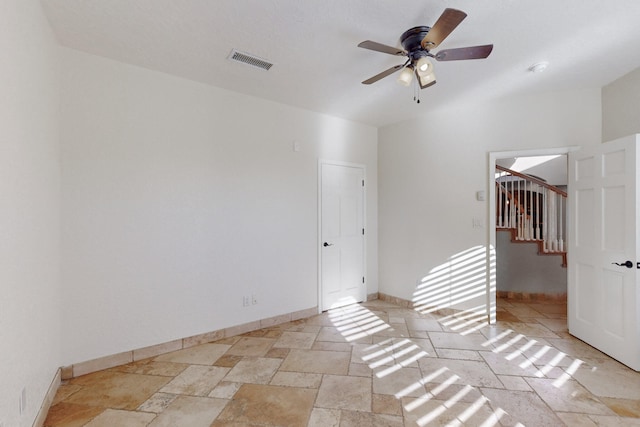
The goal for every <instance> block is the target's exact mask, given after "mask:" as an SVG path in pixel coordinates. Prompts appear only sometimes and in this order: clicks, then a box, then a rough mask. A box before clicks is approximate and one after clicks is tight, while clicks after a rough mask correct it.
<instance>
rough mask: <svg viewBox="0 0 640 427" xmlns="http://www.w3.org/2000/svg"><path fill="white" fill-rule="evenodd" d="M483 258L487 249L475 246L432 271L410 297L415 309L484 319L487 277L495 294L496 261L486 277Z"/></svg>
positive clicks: (491, 265)
mask: <svg viewBox="0 0 640 427" xmlns="http://www.w3.org/2000/svg"><path fill="white" fill-rule="evenodd" d="M486 257H487V249H486V247H484V246H474V247H472V248H469V249H467V250H465V251H462V252H460V253H457V254H455V255H452V256H451V257H449V259H448V260H447V261H446V262H445V263H443V264H441V265H439V266H436V267H434V268H433V269H431V271H430V272H429V274H427V275H426V276H425V277H423V278H422V279H421V280H420V282H419V283H418V286H417V288H416V290H415V292H414V293H413V299H412V302H413V307H414V309H415V310H417V311H418V312H420V313H423V314H425V313H433V312H437V311H442V310H447V309H455V310H459V311H464V312H466V313H468V314H469V316H470V317H473V318H479V317H484V318H485V319H486V316H487V308H486V304H487V298H486V296H487V278H488V277H489V280H490V283H491V288H492V289H491V290H492V291H493V292H495V280H494V279H493V278H494V277H495V261H492V262H491V263H490V265H489V270H490V271H489V273H490V274H489V275H487V263H486ZM492 259H493V257H492ZM492 306H493V304H492ZM476 320H479V319H476Z"/></svg>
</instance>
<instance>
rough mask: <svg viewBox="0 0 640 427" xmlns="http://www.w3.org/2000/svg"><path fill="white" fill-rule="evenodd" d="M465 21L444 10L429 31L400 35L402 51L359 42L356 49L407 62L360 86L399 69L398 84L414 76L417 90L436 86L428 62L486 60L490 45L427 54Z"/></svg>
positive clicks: (406, 83)
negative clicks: (380, 53)
mask: <svg viewBox="0 0 640 427" xmlns="http://www.w3.org/2000/svg"><path fill="white" fill-rule="evenodd" d="M466 17H467V14H466V13H464V12H463V11H461V10H457V9H450V8H447V9H445V10H444V12H442V15H440V18H438V20H437V21H436V23H435V24H434V25H433V27H427V26H419V27H413V28H410V29H408V30H407V31H405V32H404V33H402V35H401V36H400V43H401V44H402V47H403V48H402V49H400V48H396V47H392V46H387V45H384V44H381V43H377V42H374V41H371V40H366V41H363V42H362V43H360V44H359V45H358V47H362V48H364V49H370V50H375V51H376V52H382V53H388V54H389V55H397V56H406V57H407V60H406V62H405V63H404V64H402V65H396V66H394V67H391V68H389V69H388V70H385V71H383V72H381V73H379V74H376V75H375V76H373V77H371V78H369V79H367V80H365V81H363V82H362V83H363V84H365V85H370V84H371V83H375V82H377V81H378V80H380V79H382V78H384V77H387V76H389V75H391V74H393V73H395V72H396V71H398V70H400V69H402V72H401V73H400V76H399V77H398V83H400V84H402V85H404V86H409V85H410V84H411V80H412V78H413V75H414V73H415V75H416V79H417V81H418V84H419V85H420V89H424V88H427V87H429V86H433V85H434V84H435V83H436V76H435V74H434V72H433V64H432V63H431V61H430V60H429V58H435V59H436V61H458V60H462V59H483V58H486V57H488V56H489V54H490V53H491V51H492V50H493V45H492V44H487V45H482V46H470V47H460V48H456V49H444V50H440V51H439V52H437V53H435V54H433V53H431V49H434V48H436V47H438V45H440V43H442V41H443V40H444V39H445V38H446V37H447V36H448V35H449V34H451V32H452V31H453V30H454V29H455V28H456V27H457V26H458V25H459V24H460V23H461V22H462V20H463V19H464V18H466Z"/></svg>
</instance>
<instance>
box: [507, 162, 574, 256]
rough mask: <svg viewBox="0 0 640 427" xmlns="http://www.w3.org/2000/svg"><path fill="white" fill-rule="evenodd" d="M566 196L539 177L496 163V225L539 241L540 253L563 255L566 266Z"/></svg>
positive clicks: (517, 237)
mask: <svg viewBox="0 0 640 427" xmlns="http://www.w3.org/2000/svg"><path fill="white" fill-rule="evenodd" d="M534 197H535V199H534ZM566 197H567V193H566V192H564V191H563V190H561V189H559V188H557V187H554V186H552V185H549V184H547V183H546V182H544V181H542V180H540V179H538V178H536V177H532V176H528V175H525V174H522V173H519V172H516V171H512V170H510V169H507V168H504V167H501V166H496V203H497V204H498V206H497V209H496V212H497V218H496V229H502V230H507V229H508V230H511V234H512V240H515V241H522V242H529V241H531V242H536V243H537V244H538V253H540V254H549V255H555V254H557V255H561V256H562V261H563V266H566V252H565V242H564V234H565V232H564V230H565V227H566V219H565V218H564V214H565V210H566V209H565V208H564V206H565V201H566Z"/></svg>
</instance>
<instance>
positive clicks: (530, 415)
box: [481, 388, 562, 427]
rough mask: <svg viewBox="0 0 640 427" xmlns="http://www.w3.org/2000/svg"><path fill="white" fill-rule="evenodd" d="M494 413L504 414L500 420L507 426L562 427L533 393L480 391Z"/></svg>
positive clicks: (555, 416)
mask: <svg viewBox="0 0 640 427" xmlns="http://www.w3.org/2000/svg"><path fill="white" fill-rule="evenodd" d="M481 391H482V394H483V395H485V396H486V397H487V398H488V399H489V402H490V404H491V407H492V408H493V409H494V411H497V410H498V409H500V410H502V411H504V412H506V414H505V415H504V416H503V417H502V418H501V419H500V421H501V422H503V423H506V424H507V425H516V423H520V424H522V425H526V426H531V427H535V426H540V427H546V426H557V425H562V424H561V422H562V421H560V419H559V418H558V416H557V415H556V414H555V413H554V412H553V411H552V410H551V409H549V407H548V406H547V405H546V404H545V403H544V402H543V401H542V399H541V398H540V397H539V396H538V395H537V394H535V393H534V392H527V391H515V390H497V389H492V388H483V389H481Z"/></svg>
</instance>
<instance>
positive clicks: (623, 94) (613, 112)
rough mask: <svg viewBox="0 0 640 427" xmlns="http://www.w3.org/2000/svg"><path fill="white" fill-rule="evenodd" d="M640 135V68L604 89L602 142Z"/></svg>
mask: <svg viewBox="0 0 640 427" xmlns="http://www.w3.org/2000/svg"><path fill="white" fill-rule="evenodd" d="M635 133H640V68H638V69H636V70H635V71H632V72H630V73H629V74H627V75H625V76H622V77H620V78H619V79H618V80H616V81H614V82H612V83H610V84H608V85H607V86H605V87H603V88H602V140H603V141H613V140H614V139H618V138H622V137H623V136H627V135H632V134H635Z"/></svg>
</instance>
